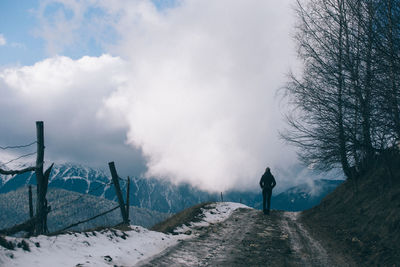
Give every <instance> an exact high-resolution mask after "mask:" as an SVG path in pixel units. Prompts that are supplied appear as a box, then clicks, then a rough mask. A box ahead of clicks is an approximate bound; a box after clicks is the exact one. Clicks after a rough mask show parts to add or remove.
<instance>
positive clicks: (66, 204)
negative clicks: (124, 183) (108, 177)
mask: <svg viewBox="0 0 400 267" xmlns="http://www.w3.org/2000/svg"><path fill="white" fill-rule="evenodd" d="M112 184H113V182H109V183H107V184H100V185H99V186H97V187H96V188H94V189H92V190H89V191H88V192H87V193H86V194H82V195H81V196H79V197H77V198H76V199H74V200H71V201H70V202H67V203H64V204H63V205H61V206H59V207H57V208H55V209H52V210H50V212H54V211H57V210H60V209H62V208H64V207H66V206H69V205H70V204H72V203H74V202H77V201H78V200H80V199H82V198H83V197H85V196H86V195H89V194H90V193H93V192H95V191H97V190H99V189H100V188H101V187H103V186H104V187H106V186H107V185H112Z"/></svg>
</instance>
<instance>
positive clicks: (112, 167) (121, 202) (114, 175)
mask: <svg viewBox="0 0 400 267" xmlns="http://www.w3.org/2000/svg"><path fill="white" fill-rule="evenodd" d="M108 167H109V168H110V172H111V178H112V180H113V183H114V186H115V193H116V194H117V198H118V203H119V207H120V209H121V215H122V220H123V222H124V223H125V224H128V223H129V220H128V216H127V214H126V207H125V204H124V199H123V197H122V192H121V187H120V186H119V177H118V174H117V170H116V169H115V164H114V162H113V161H112V162H109V163H108Z"/></svg>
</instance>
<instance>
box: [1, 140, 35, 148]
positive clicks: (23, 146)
mask: <svg viewBox="0 0 400 267" xmlns="http://www.w3.org/2000/svg"><path fill="white" fill-rule="evenodd" d="M36 143H37V141H34V142H31V143H29V144H27V145H17V146H0V149H2V150H7V149H18V148H25V147H30V146H31V145H34V144H36Z"/></svg>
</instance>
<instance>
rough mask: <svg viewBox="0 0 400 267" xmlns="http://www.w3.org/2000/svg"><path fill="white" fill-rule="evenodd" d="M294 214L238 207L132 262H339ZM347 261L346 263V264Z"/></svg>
mask: <svg viewBox="0 0 400 267" xmlns="http://www.w3.org/2000/svg"><path fill="white" fill-rule="evenodd" d="M297 217H298V213H293V212H283V211H272V212H271V213H270V215H264V214H263V213H262V212H261V211H259V210H254V209H243V208H241V209H238V210H236V211H235V212H234V213H233V214H232V215H231V216H230V217H229V218H228V219H227V220H226V221H224V222H222V223H218V224H213V225H210V226H209V227H203V228H200V229H197V231H198V232H197V233H198V236H197V237H194V238H192V239H187V240H182V241H181V242H180V243H178V244H177V245H176V246H174V247H171V248H170V249H167V250H166V251H164V252H163V253H161V254H159V255H156V256H155V257H153V258H151V259H149V260H147V262H141V263H139V264H138V266H345V265H347V264H346V263H345V265H343V261H341V260H338V259H335V257H332V255H328V253H327V251H326V250H325V249H324V248H323V246H322V245H321V244H320V242H318V241H317V240H315V239H313V238H312V236H311V235H310V234H309V232H308V231H307V230H306V228H305V227H304V226H303V225H302V224H301V223H300V222H299V220H298V218H297ZM348 265H351V264H348Z"/></svg>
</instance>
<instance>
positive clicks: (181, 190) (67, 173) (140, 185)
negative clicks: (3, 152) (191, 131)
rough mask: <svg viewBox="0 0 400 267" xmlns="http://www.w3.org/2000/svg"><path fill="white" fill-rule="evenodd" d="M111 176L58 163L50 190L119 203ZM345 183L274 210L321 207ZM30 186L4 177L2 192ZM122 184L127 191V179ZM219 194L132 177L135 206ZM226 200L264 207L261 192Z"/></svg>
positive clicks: (296, 193) (281, 199) (173, 204)
mask: <svg viewBox="0 0 400 267" xmlns="http://www.w3.org/2000/svg"><path fill="white" fill-rule="evenodd" d="M110 181H111V177H110V174H109V173H107V172H105V171H102V170H98V169H93V168H89V167H86V166H82V165H76V164H56V165H54V167H53V170H52V172H51V175H50V178H49V187H56V188H62V189H66V190H69V191H74V192H78V193H83V194H90V195H94V196H100V197H104V198H106V199H109V200H114V201H115V200H116V195H115V191H114V186H112V185H110ZM341 182H342V181H341V180H324V179H321V180H316V181H314V182H311V183H305V184H300V185H298V186H295V187H293V188H290V189H288V190H286V191H284V192H282V193H280V194H278V195H273V197H272V208H273V209H282V210H291V211H293V210H304V209H307V208H311V207H313V206H315V205H317V204H318V203H319V202H320V201H321V199H322V198H323V197H324V196H325V195H327V194H328V193H330V192H331V191H332V190H333V189H334V188H336V186H338V185H339V184H340V183H341ZM26 184H36V177H35V174H34V173H33V172H32V173H25V174H21V175H17V176H15V177H13V178H12V179H11V178H10V176H0V193H6V192H10V191H13V190H16V189H18V188H20V187H21V186H24V185H26ZM120 185H121V188H122V190H123V192H126V191H125V190H126V180H125V179H121V180H120ZM218 200H220V195H219V194H212V193H208V192H206V191H202V190H199V189H196V188H194V187H192V186H190V185H188V184H181V185H174V184H172V183H171V182H169V181H168V180H165V179H155V178H150V179H146V178H140V177H133V178H131V191H130V203H131V205H134V206H137V207H140V208H147V209H151V210H155V211H159V212H167V213H175V212H178V211H180V210H182V209H185V208H187V207H190V206H193V205H195V204H198V203H201V202H205V201H218ZM223 200H224V201H233V202H241V203H243V204H246V205H248V206H251V207H255V208H261V203H262V197H261V192H259V191H255V192H250V191H249V192H238V191H228V192H225V193H224V194H223Z"/></svg>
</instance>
